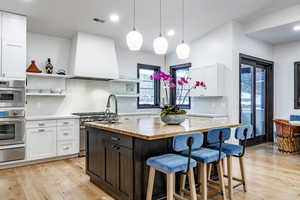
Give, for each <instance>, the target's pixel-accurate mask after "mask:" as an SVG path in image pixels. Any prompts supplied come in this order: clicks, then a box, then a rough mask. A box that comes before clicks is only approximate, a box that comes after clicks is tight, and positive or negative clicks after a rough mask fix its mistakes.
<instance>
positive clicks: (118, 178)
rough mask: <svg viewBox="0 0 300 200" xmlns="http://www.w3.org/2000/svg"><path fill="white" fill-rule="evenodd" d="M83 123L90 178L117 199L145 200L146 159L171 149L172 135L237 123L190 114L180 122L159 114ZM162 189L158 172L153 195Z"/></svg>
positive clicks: (158, 197) (163, 193) (164, 182)
mask: <svg viewBox="0 0 300 200" xmlns="http://www.w3.org/2000/svg"><path fill="white" fill-rule="evenodd" d="M86 125H87V127H88V131H87V141H86V142H87V144H86V146H87V153H86V173H87V174H88V175H89V176H90V180H91V182H93V183H94V184H96V185H97V186H99V187H101V188H102V189H103V190H104V191H106V192H107V193H109V194H110V195H111V196H113V197H114V198H116V199H118V200H144V199H146V192H147V181H148V171H149V169H148V166H147V165H146V160H147V159H148V158H149V157H152V156H157V155H162V154H165V153H170V152H172V138H173V136H175V135H176V134H178V133H191V132H207V130H208V129H211V128H217V127H224V126H229V127H236V126H238V125H239V124H233V123H228V122H215V121H203V120H199V119H193V118H191V119H187V120H186V121H185V122H184V123H183V124H181V125H178V126H176V125H175V126H167V125H164V124H163V123H161V122H160V119H159V118H149V117H148V118H138V119H132V120H127V121H121V122H120V123H119V124H101V123H100V122H99V123H97V122H88V123H86ZM196 176H197V174H196ZM177 178H178V177H177ZM176 183H179V181H176ZM177 187H178V186H177ZM165 190H166V181H165V176H164V175H163V174H161V173H157V174H156V176H155V185H154V189H153V199H160V198H161V197H163V196H165V194H166V191H165Z"/></svg>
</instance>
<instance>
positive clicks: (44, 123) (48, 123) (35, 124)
mask: <svg viewBox="0 0 300 200" xmlns="http://www.w3.org/2000/svg"><path fill="white" fill-rule="evenodd" d="M55 126H56V120H41V121H27V122H26V128H43V127H55Z"/></svg>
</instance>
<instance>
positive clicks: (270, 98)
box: [239, 53, 274, 145]
mask: <svg viewBox="0 0 300 200" xmlns="http://www.w3.org/2000/svg"><path fill="white" fill-rule="evenodd" d="M239 59H240V63H239V121H240V123H241V110H242V109H241V108H242V105H241V81H240V80H241V67H242V64H244V63H251V64H253V65H254V69H256V67H257V66H264V68H265V69H266V95H265V102H266V105H265V123H266V124H265V129H266V135H265V136H259V137H257V138H253V139H250V140H249V141H248V140H247V144H248V145H256V144H260V143H264V142H273V139H274V138H273V137H274V136H273V115H274V62H273V61H269V60H265V59H261V58H257V57H253V56H249V55H245V54H241V53H240V55H239ZM254 80H255V77H254ZM255 90H256V88H255V84H254V89H253V93H254V92H255ZM252 105H253V106H255V99H254V98H253V99H252ZM254 115H255V114H254ZM253 118H254V125H255V116H253Z"/></svg>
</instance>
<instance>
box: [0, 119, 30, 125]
mask: <svg viewBox="0 0 300 200" xmlns="http://www.w3.org/2000/svg"><path fill="white" fill-rule="evenodd" d="M10 122H25V119H14V118H3V119H1V118H0V124H3V123H6V124H7V123H10Z"/></svg>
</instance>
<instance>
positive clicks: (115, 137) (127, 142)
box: [105, 132, 132, 149]
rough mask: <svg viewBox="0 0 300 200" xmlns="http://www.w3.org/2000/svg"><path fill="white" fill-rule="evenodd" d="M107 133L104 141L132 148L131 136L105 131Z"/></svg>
mask: <svg viewBox="0 0 300 200" xmlns="http://www.w3.org/2000/svg"><path fill="white" fill-rule="evenodd" d="M105 133H106V134H107V136H106V141H107V142H109V143H114V144H117V145H121V146H124V147H127V148H130V149H131V148H132V137H130V136H127V135H122V134H118V133H111V132H105Z"/></svg>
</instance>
